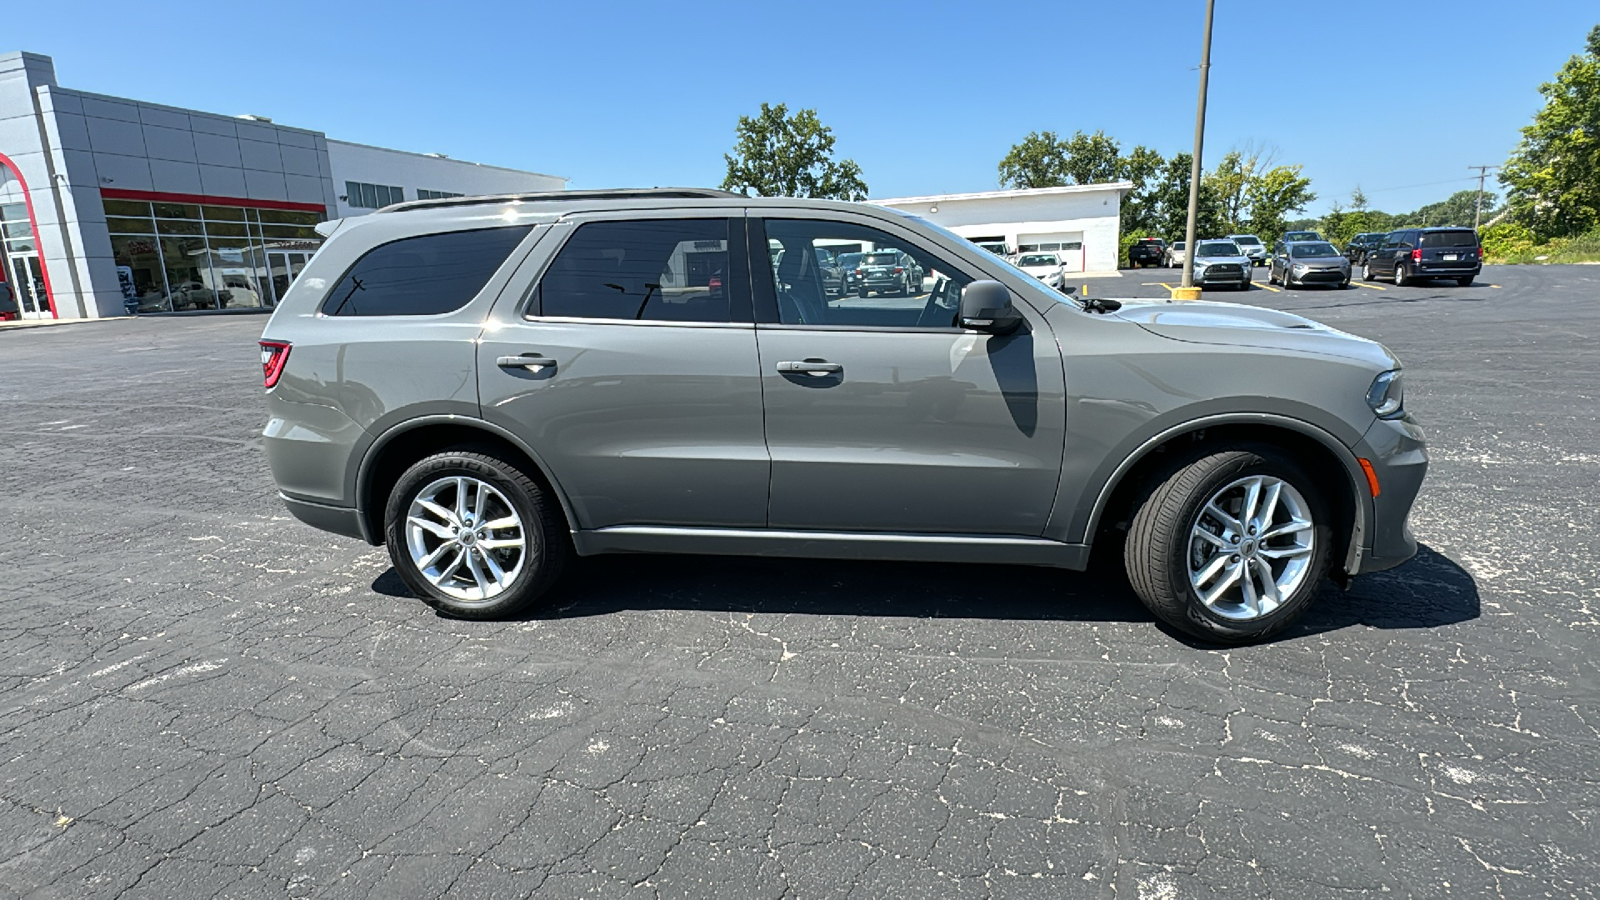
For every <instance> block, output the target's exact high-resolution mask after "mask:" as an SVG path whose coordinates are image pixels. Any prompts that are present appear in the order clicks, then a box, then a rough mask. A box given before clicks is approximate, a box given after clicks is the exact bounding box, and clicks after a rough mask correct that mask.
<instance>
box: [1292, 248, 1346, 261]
mask: <svg viewBox="0 0 1600 900" xmlns="http://www.w3.org/2000/svg"><path fill="white" fill-rule="evenodd" d="M1289 255H1290V256H1293V257H1294V258H1295V259H1320V258H1322V257H1326V256H1338V255H1339V251H1337V250H1335V249H1333V245H1332V244H1295V245H1294V246H1293V247H1290V248H1289Z"/></svg>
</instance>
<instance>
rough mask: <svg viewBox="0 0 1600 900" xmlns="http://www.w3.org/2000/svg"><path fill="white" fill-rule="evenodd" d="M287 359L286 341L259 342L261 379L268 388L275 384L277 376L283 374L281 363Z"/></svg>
mask: <svg viewBox="0 0 1600 900" xmlns="http://www.w3.org/2000/svg"><path fill="white" fill-rule="evenodd" d="M288 361H289V342H288V341H262V342H261V380H262V381H263V382H265V383H266V386H267V388H268V389H269V390H270V389H271V388H273V387H275V386H276V385H277V383H278V376H280V375H282V374H283V365H284V363H287V362H288Z"/></svg>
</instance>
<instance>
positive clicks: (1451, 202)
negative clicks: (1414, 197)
mask: <svg viewBox="0 0 1600 900" xmlns="http://www.w3.org/2000/svg"><path fill="white" fill-rule="evenodd" d="M1498 199H1499V198H1498V197H1497V196H1496V195H1495V194H1494V193H1492V192H1490V191H1484V192H1483V217H1484V219H1490V218H1493V217H1494V205H1495V202H1496V201H1497V200H1498ZM1477 203H1478V191H1477V189H1476V188H1474V189H1473V190H1470V191H1456V192H1455V193H1454V194H1451V195H1450V196H1449V197H1448V198H1446V199H1444V200H1441V201H1439V202H1438V203H1429V204H1428V205H1427V206H1424V207H1422V208H1421V209H1418V210H1417V211H1416V212H1414V213H1410V214H1408V215H1407V216H1406V218H1407V220H1409V221H1412V222H1416V223H1417V224H1418V225H1422V226H1434V225H1471V224H1472V217H1473V214H1474V211H1475V209H1476V206H1477Z"/></svg>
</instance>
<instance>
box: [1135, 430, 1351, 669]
mask: <svg viewBox="0 0 1600 900" xmlns="http://www.w3.org/2000/svg"><path fill="white" fill-rule="evenodd" d="M1332 548H1333V528H1332V514H1331V512H1330V511H1329V508H1328V505H1327V502H1326V501H1325V500H1324V499H1323V498H1322V495H1321V493H1320V492H1319V491H1318V490H1317V486H1316V483H1315V482H1314V481H1312V480H1311V478H1310V477H1309V476H1308V475H1307V474H1306V473H1305V470H1304V469H1302V468H1301V467H1300V465H1299V464H1298V463H1296V462H1295V461H1294V460H1293V459H1291V458H1290V457H1288V456H1286V455H1284V454H1282V453H1281V452H1279V451H1278V450H1276V449H1274V448H1269V447H1241V448H1237V449H1232V450H1224V451H1219V452H1217V453H1213V454H1211V455H1209V456H1204V457H1201V458H1200V459H1198V460H1195V461H1194V462H1192V463H1190V464H1188V465H1186V466H1184V467H1182V468H1180V469H1178V470H1177V471H1176V472H1174V473H1173V474H1172V475H1171V477H1169V478H1168V479H1167V480H1166V481H1165V482H1164V483H1162V484H1161V485H1160V486H1159V487H1157V488H1156V489H1155V490H1154V491H1153V492H1152V493H1151V494H1150V496H1149V497H1148V498H1147V499H1146V500H1145V502H1144V505H1143V506H1142V507H1140V509H1139V511H1138V513H1137V514H1136V515H1135V516H1134V518H1133V523H1132V525H1131V526H1130V527H1129V530H1128V541H1127V545H1126V549H1125V551H1124V559H1123V562H1124V567H1125V568H1126V570H1127V573H1128V581H1129V583H1130V584H1131V585H1132V586H1133V590H1134V593H1136V594H1138V595H1139V599H1141V600H1142V601H1144V604H1145V606H1146V607H1148V608H1149V610H1150V612H1151V613H1152V614H1154V615H1155V616H1156V617H1157V618H1159V619H1161V620H1162V621H1163V622H1166V623H1167V624H1169V625H1171V626H1173V627H1175V628H1178V629H1180V630H1182V631H1185V632H1187V633H1189V634H1192V635H1195V636H1196V637H1200V638H1205V639H1207V640H1214V641H1218V642H1221V643H1228V644H1243V643H1249V642H1252V641H1259V640H1262V639H1264V638H1267V637H1269V636H1271V635H1273V634H1276V633H1277V632H1279V631H1282V630H1283V629H1284V628H1287V627H1288V626H1289V625H1290V624H1291V623H1292V622H1294V620H1295V619H1297V618H1299V617H1300V616H1301V615H1302V614H1304V613H1305V611H1306V609H1307V608H1309V607H1310V605H1311V602H1312V600H1313V599H1314V598H1315V597H1316V595H1317V592H1318V591H1319V590H1320V589H1321V585H1322V580H1323V576H1324V575H1325V574H1326V572H1327V567H1328V564H1329V562H1328V561H1329V559H1330V558H1331V557H1330V553H1331V550H1332Z"/></svg>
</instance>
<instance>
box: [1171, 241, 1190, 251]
mask: <svg viewBox="0 0 1600 900" xmlns="http://www.w3.org/2000/svg"><path fill="white" fill-rule="evenodd" d="M1188 246H1189V242H1188V241H1173V242H1172V249H1174V250H1183V249H1185V248H1187V247H1188Z"/></svg>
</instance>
